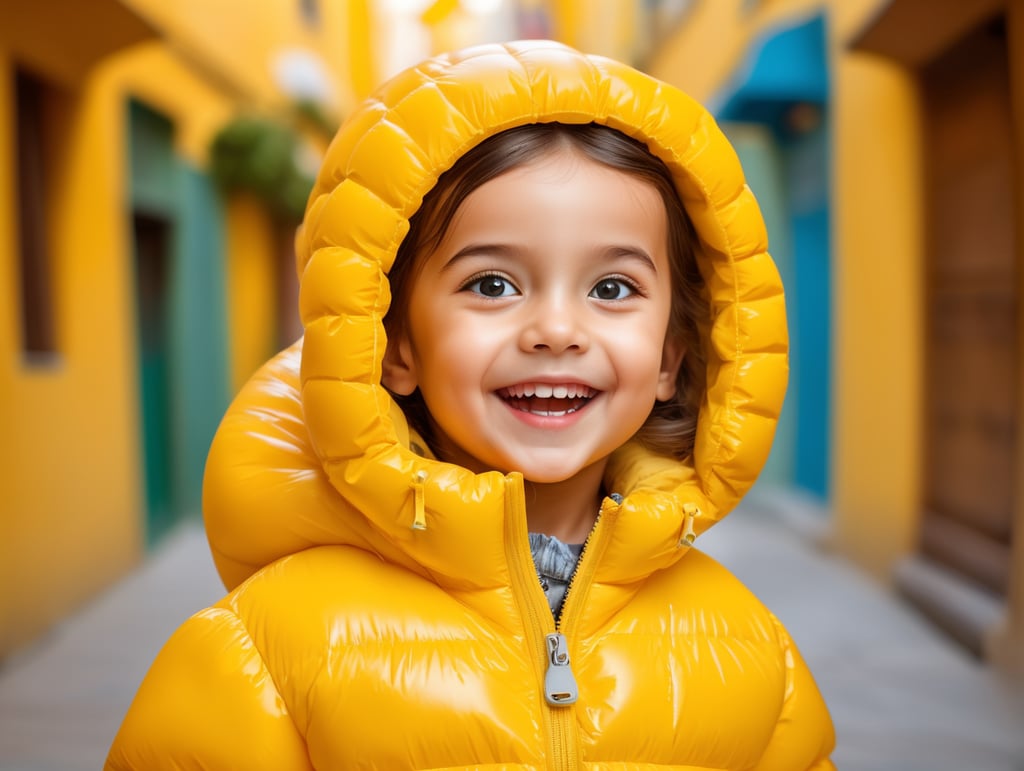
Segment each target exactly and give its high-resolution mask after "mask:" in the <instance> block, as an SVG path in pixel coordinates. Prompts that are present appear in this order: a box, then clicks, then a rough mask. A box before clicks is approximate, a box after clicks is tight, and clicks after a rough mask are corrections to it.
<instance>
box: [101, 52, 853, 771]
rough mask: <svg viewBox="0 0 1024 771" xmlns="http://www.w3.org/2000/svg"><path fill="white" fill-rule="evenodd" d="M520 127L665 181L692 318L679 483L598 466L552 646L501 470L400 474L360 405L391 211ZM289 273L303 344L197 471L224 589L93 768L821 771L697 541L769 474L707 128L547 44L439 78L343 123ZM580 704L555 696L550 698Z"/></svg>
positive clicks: (421, 71)
mask: <svg viewBox="0 0 1024 771" xmlns="http://www.w3.org/2000/svg"><path fill="white" fill-rule="evenodd" d="M540 121H561V122H567V123H585V122H591V121H597V122H599V123H604V124H607V125H609V126H612V127H614V128H616V129H618V130H620V131H622V132H624V133H626V134H628V135H630V136H634V137H638V138H640V139H642V140H643V141H644V142H646V143H647V145H648V146H649V147H650V149H651V151H652V152H653V153H654V154H655V155H657V156H658V157H660V158H661V159H662V160H664V161H665V163H666V164H668V166H669V168H670V169H671V170H672V172H673V174H674V176H675V179H676V182H677V186H678V190H679V193H680V196H681V198H682V200H683V202H684V204H685V206H686V207H687V209H688V211H689V212H690V214H691V216H692V218H693V221H694V223H695V225H696V228H697V230H698V232H699V235H700V239H701V243H702V247H703V249H702V251H703V254H702V257H701V259H702V270H703V273H704V275H705V277H706V281H707V284H708V289H709V294H710V299H711V314H710V315H711V318H710V319H709V323H708V335H709V338H708V349H709V364H708V368H709V369H708V384H709V385H708V394H707V399H706V401H705V403H704V406H703V409H702V411H701V414H700V420H699V431H700V433H699V437H698V439H697V444H696V449H695V452H694V456H693V460H692V462H690V463H685V464H680V463H677V462H675V461H670V460H668V459H665V458H660V457H656V456H652V455H649V454H647V453H645V452H644V451H643V450H642V449H640V448H639V447H637V446H634V445H627V446H626V447H624V448H622V449H621V450H620V451H619V452H618V453H616V455H615V456H614V457H613V458H612V461H611V462H610V463H609V466H608V479H607V480H606V482H607V487H606V489H609V490H616V491H619V492H621V493H623V494H624V495H625V498H624V500H623V501H622V502H621V503H616V502H614V501H613V500H611V499H608V500H606V501H605V503H604V505H603V508H602V512H601V516H600V517H599V519H598V523H597V525H596V527H595V530H594V531H593V533H592V534H591V537H590V539H589V541H588V543H587V547H586V549H585V551H584V554H583V556H582V558H581V561H580V564H579V567H578V570H577V573H576V575H575V577H574V579H573V583H572V585H571V587H570V590H569V593H568V596H567V598H566V601H565V605H564V610H563V614H562V617H561V620H560V622H559V624H558V627H557V630H556V625H555V622H554V620H553V619H552V615H551V612H550V611H549V609H548V606H547V603H546V600H545V596H544V594H543V592H542V590H541V588H540V586H539V584H538V581H537V576H536V573H535V571H534V567H533V564H532V561H531V556H530V550H529V544H528V538H527V526H526V512H525V505H524V492H523V491H524V488H523V482H522V478H521V476H520V475H518V474H514V473H513V474H508V475H507V476H506V475H502V474H500V473H497V472H491V473H486V474H480V475H474V474H472V473H470V472H469V471H467V470H465V469H462V468H459V467H455V466H452V465H448V464H445V463H441V462H439V461H437V460H434V459H432V458H431V457H429V456H425V455H423V454H420V453H419V452H417V451H414V450H416V449H417V448H415V447H414V446H413V445H415V444H416V437H410V436H409V431H408V428H407V426H406V423H405V419H404V417H403V416H402V414H401V413H400V412H399V411H398V410H397V409H396V407H395V405H394V403H393V401H392V400H391V398H390V397H389V395H388V394H387V392H386V391H385V389H384V388H382V386H381V384H380V374H381V370H380V368H381V358H382V354H383V351H384V345H385V338H384V332H383V327H382V325H381V319H382V317H383V315H384V313H385V310H386V308H387V307H388V303H389V299H390V298H389V291H388V283H387V278H386V272H387V270H388V269H389V267H390V265H391V262H392V260H393V258H394V255H395V252H396V249H397V247H398V244H399V242H400V241H401V239H402V238H403V236H404V235H405V233H406V231H407V227H408V218H409V217H410V215H411V214H412V213H413V212H414V211H415V210H416V208H417V206H418V205H419V203H420V201H421V200H422V197H423V195H424V194H425V193H426V192H427V191H428V190H430V188H431V186H432V185H433V184H434V183H435V182H436V180H437V177H438V176H439V174H440V173H441V172H442V171H444V170H445V169H447V168H448V167H450V166H451V165H452V163H453V162H454V161H455V159H457V158H458V157H459V156H460V155H461V154H462V153H464V152H465V151H466V150H467V149H468V148H469V147H472V146H473V145H475V144H477V143H479V142H480V141H482V140H483V139H485V138H486V137H488V136H490V135H493V134H495V133H497V132H499V131H502V130H503V129H507V128H510V127H513V126H516V125H520V124H524V123H532V122H540ZM298 252H299V270H300V274H301V300H300V304H301V314H302V319H303V322H304V324H305V328H306V334H305V340H304V344H302V345H301V347H300V345H299V344H297V345H296V346H294V347H292V348H291V349H289V350H287V351H285V352H283V353H282V354H280V355H279V356H278V357H277V358H276V359H274V360H273V361H271V362H270V363H269V364H268V365H267V366H266V367H264V369H263V370H262V371H261V372H260V373H258V374H257V376H256V377H255V378H254V379H253V380H252V381H251V382H250V384H249V385H248V386H247V387H246V388H245V390H244V391H243V392H242V393H241V394H240V395H239V397H238V399H237V400H236V402H235V404H234V405H233V406H232V408H231V410H230V411H229V413H228V415H227V416H226V417H225V419H224V422H223V424H222V426H221V429H220V431H219V433H218V436H217V438H216V440H215V442H214V446H213V448H212V451H211V454H210V458H209V463H208V468H207V479H206V488H205V493H204V495H205V510H206V517H207V530H208V533H209V537H210V542H211V545H212V548H213V552H214V556H215V560H216V562H217V566H218V569H219V570H220V572H221V576H222V577H223V578H224V581H225V583H226V584H227V585H228V587H229V589H233V591H232V592H231V594H229V595H228V596H227V597H226V598H225V599H224V600H222V601H221V602H219V603H218V604H217V605H215V606H214V607H212V608H209V609H207V610H205V611H202V612H200V613H198V614H197V615H196V616H194V617H193V618H192V619H190V620H189V621H187V622H186V623H185V624H184V625H183V626H182V627H181V628H180V629H179V630H178V631H177V632H176V633H175V635H174V636H173V637H172V638H171V640H170V641H169V642H168V643H167V645H166V647H165V648H164V650H163V651H162V652H161V653H160V655H159V656H158V658H157V659H156V661H155V663H154V664H153V667H152V669H151V671H150V673H149V674H148V675H147V677H146V679H145V680H144V682H143V683H142V685H141V687H140V689H139V692H138V695H137V697H136V699H135V701H134V703H133V705H132V707H131V709H130V710H129V713H128V715H127V717H126V719H125V721H124V724H123V726H122V728H121V731H120V732H119V734H118V736H117V737H116V739H115V741H114V745H113V747H112V749H111V752H110V756H109V759H108V764H107V768H109V769H123V768H133V769H159V768H174V769H184V768H190V769H191V768H197V769H198V768H201V769H228V768H239V769H274V770H275V771H280V770H282V769H308V768H317V769H371V768H372V769H406V768H430V769H453V768H486V769H505V768H521V769H569V768H586V769H653V768H682V769H760V770H761V771H768V770H769V769H773V770H775V771H803V770H804V769H830V768H832V767H833V766H832V764H831V762H830V761H829V759H828V758H829V754H830V752H831V750H832V746H833V733H832V726H831V722H830V720H829V717H828V713H827V710H826V708H825V705H824V703H823V702H822V699H821V696H820V695H819V692H818V690H817V688H816V686H815V684H814V681H813V679H812V677H811V675H810V673H809V672H808V670H807V668H806V666H805V665H804V663H803V661H802V659H801V658H800V655H799V654H798V652H797V650H796V648H795V647H794V646H793V644H792V643H791V641H790V639H789V637H788V636H787V634H786V632H785V630H784V629H783V628H782V627H781V625H780V624H779V623H778V622H777V621H776V619H775V618H774V617H773V616H772V615H771V613H770V612H769V611H768V610H767V609H765V608H764V607H763V606H762V605H761V603H760V602H758V601H757V599H756V598H755V597H754V596H753V595H752V594H751V593H750V592H749V591H748V590H747V589H745V588H744V587H743V586H742V585H741V584H740V583H739V582H738V581H737V580H736V579H735V578H734V577H733V576H732V575H731V574H730V573H729V572H728V571H726V570H725V569H724V568H722V567H720V566H719V565H718V564H717V563H715V562H714V561H713V560H712V559H710V558H709V557H707V556H705V555H703V554H702V553H700V552H699V551H698V550H697V549H693V548H690V543H691V541H692V539H693V537H694V536H699V535H700V533H701V532H703V531H704V530H705V529H706V528H707V527H708V526H709V525H711V524H712V523H714V522H715V521H717V520H718V519H720V518H721V517H722V516H724V515H725V514H726V513H727V512H728V511H729V510H730V509H731V508H732V507H733V506H734V505H735V504H736V502H737V501H738V500H739V499H740V497H742V495H743V494H744V493H745V492H746V490H747V489H748V488H749V487H750V485H751V484H752V483H753V481H754V479H755V477H756V475H757V473H758V471H759V470H760V467H761V465H762V463H763V462H764V459H765V456H766V454H767V452H768V449H769V445H770V442H771V437H772V433H773V430H774V425H775V421H776V418H777V416H778V413H779V409H780V407H781V403H782V397H783V392H784V390H785V381H786V367H787V365H786V332H785V318H784V311H783V299H782V289H781V286H780V283H779V280H778V275H777V273H776V271H775V268H774V266H773V264H772V261H771V259H770V257H769V256H768V254H767V253H766V236H765V232H764V227H763V224H762V220H761V217H760V214H759V211H758V208H757V204H756V203H755V201H754V199H753V197H752V196H751V193H750V191H749V189H748V188H747V187H746V186H745V184H744V180H743V176H742V173H741V170H740V167H739V164H738V162H737V160H736V157H735V154H734V153H733V151H732V149H731V148H730V146H729V144H728V143H727V141H726V140H725V139H724V138H723V136H722V134H721V133H720V132H719V130H718V128H717V127H716V126H715V123H714V121H713V120H712V118H711V117H710V116H709V114H708V113H707V112H706V111H705V110H704V109H703V108H701V107H700V106H699V105H698V104H696V103H695V102H693V101H692V100H691V99H689V98H688V97H687V96H685V95H684V94H682V93H680V92H679V91H677V90H675V89H674V88H671V87H669V86H667V85H665V84H663V83H660V82H658V81H656V80H654V79H652V78H650V77H648V76H646V75H643V74H641V73H639V72H637V71H635V70H632V69H630V68H628V67H626V66H623V65H620V64H617V63H614V62H611V61H608V60H605V59H602V58H598V57H590V56H584V55H581V54H579V53H577V52H575V51H572V50H570V49H568V48H565V47H563V46H560V45H556V44H553V43H543V42H530V43H519V44H510V45H505V46H498V45H494V46H485V47H480V48H475V49H470V50H467V51H463V52H460V53H456V54H453V55H449V56H445V57H439V58H436V59H433V60H431V61H429V62H427V63H425V64H423V65H421V66H419V67H417V68H414V69H411V70H409V71H407V72H405V73H404V74H402V75H399V76H398V77H397V78H395V79H393V80H392V81H390V82H389V83H388V84H386V85H385V86H384V87H383V88H382V89H381V90H380V91H379V92H378V94H377V95H376V96H375V98H373V99H371V100H369V101H368V102H367V103H365V104H364V105H363V106H362V107H361V108H360V109H359V110H358V111H357V112H355V113H354V114H353V115H352V116H351V118H350V119H349V120H348V121H347V122H346V124H345V125H344V126H343V127H342V129H341V131H340V132H339V135H338V137H337V138H336V139H335V141H334V143H333V144H332V146H331V148H330V150H329V151H328V155H327V158H326V160H325V163H324V166H323V169H322V171H321V173H320V177H319V180H318V182H317V184H316V187H315V189H314V191H313V195H312V196H311V198H310V204H309V207H308V210H307V214H306V219H305V223H304V226H303V228H302V230H301V231H300V233H299V237H298ZM264 566H267V567H264ZM235 587H237V588H235ZM559 635H561V636H559ZM563 654H568V659H564V658H563ZM573 682H574V683H575V685H576V687H577V689H578V695H579V696H578V700H577V701H576V702H575V703H573V704H564V703H557V702H556V703H555V704H552V703H551V702H550V701H549V698H548V696H549V695H550V694H552V693H557V692H561V691H563V690H564V689H565V688H566V683H569V684H570V685H571V683H573Z"/></svg>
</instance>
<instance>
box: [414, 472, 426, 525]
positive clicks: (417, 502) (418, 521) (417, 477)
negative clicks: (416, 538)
mask: <svg viewBox="0 0 1024 771" xmlns="http://www.w3.org/2000/svg"><path fill="white" fill-rule="evenodd" d="M426 481H427V472H426V471H424V470H423V469H420V470H419V471H417V472H416V473H415V474H414V475H413V477H412V505H413V511H414V514H413V519H412V529H413V530H426V529H427V507H426V503H425V502H424V498H425V497H426V493H425V491H424V488H423V483H424V482H426Z"/></svg>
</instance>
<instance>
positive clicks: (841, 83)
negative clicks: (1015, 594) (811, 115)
mask: <svg viewBox="0 0 1024 771" xmlns="http://www.w3.org/2000/svg"><path fill="white" fill-rule="evenodd" d="M884 4H885V3H884V0H774V2H763V3H760V4H758V6H756V9H755V10H754V11H752V12H745V11H743V10H742V8H741V2H740V0H722V2H714V3H710V2H707V3H698V4H696V6H695V8H694V10H693V12H692V13H691V14H690V15H689V16H688V17H687V18H686V20H685V23H684V24H683V26H682V27H681V29H680V30H678V31H677V32H676V33H675V34H673V35H671V36H669V37H668V39H667V40H666V42H665V43H664V44H663V45H662V46H660V47H659V49H658V51H656V52H655V54H654V55H653V56H652V57H651V59H650V62H649V64H648V66H647V69H648V70H649V71H651V72H652V73H653V74H654V75H656V76H658V77H661V78H663V79H665V80H668V81H670V82H672V83H674V84H675V85H678V86H679V87H681V88H683V89H684V90H686V91H688V92H689V93H690V94H691V95H693V96H694V97H695V98H697V99H699V100H707V99H709V98H711V97H712V96H715V95H716V94H718V93H719V92H720V91H721V90H722V89H723V88H725V87H726V86H727V84H728V83H729V81H730V79H731V78H733V77H734V76H735V72H736V69H737V67H738V66H739V65H740V63H741V61H742V59H743V57H744V55H745V53H746V51H747V49H748V47H749V46H750V45H751V44H752V43H753V42H754V41H756V40H757V38H758V37H759V36H760V35H762V34H765V33H768V32H770V31H771V30H772V29H773V28H776V27H778V26H780V25H784V24H786V23H787V21H792V20H797V19H799V18H802V17H805V16H807V15H809V14H811V13H815V12H817V11H818V10H820V9H822V8H824V9H825V12H826V20H827V28H828V31H829V32H828V34H829V36H830V39H829V51H830V68H831V72H830V76H831V84H832V90H831V96H832V103H831V105H830V109H831V111H832V115H831V121H832V131H833V136H832V148H833V168H832V170H831V173H832V176H833V200H832V218H833V232H832V244H833V322H834V338H833V349H832V350H833V357H834V358H833V377H832V381H833V384H834V388H835V393H834V398H833V405H834V414H833V417H832V420H833V427H832V437H833V445H832V452H833V455H832V479H833V494H832V500H831V501H830V503H831V506H832V512H833V513H832V516H833V531H834V534H835V540H836V545H837V547H838V548H840V549H841V550H842V551H844V552H846V553H847V554H849V555H850V556H852V557H853V558H854V559H855V560H856V561H857V562H859V563H860V564H861V565H863V566H864V567H866V568H868V569H869V570H871V571H872V572H875V573H876V574H878V575H879V576H883V577H885V576H887V575H888V572H889V570H890V569H891V567H892V566H893V564H894V562H895V561H896V560H898V559H899V558H900V557H901V556H904V555H905V554H907V553H908V552H910V551H912V550H913V548H914V538H915V534H916V532H917V517H918V509H919V490H920V480H919V477H920V463H921V460H920V457H921V448H920V438H919V437H920V433H921V431H920V423H921V417H920V414H919V410H918V402H919V398H918V397H919V394H920V393H921V388H922V383H921V368H922V363H921V334H922V332H921V302H922V300H921V294H922V283H921V282H922V279H921V260H922V248H923V247H922V233H921V223H920V219H921V208H920V207H921V190H920V182H919V157H918V152H919V151H918V146H919V129H918V112H917V104H916V101H915V100H916V97H915V92H914V88H913V84H912V82H911V81H910V79H909V78H908V76H907V74H906V73H905V72H904V71H903V70H901V69H900V68H898V67H896V66H894V65H892V64H888V63H886V62H885V61H883V60H881V59H879V58H878V57H873V56H870V55H868V54H862V53H856V52H853V51H851V50H850V49H849V46H848V43H849V40H850V38H851V37H852V36H853V35H854V34H855V33H856V32H857V31H858V30H859V29H860V28H861V26H862V25H863V24H864V23H865V22H866V20H867V19H868V18H870V17H871V15H872V14H873V13H875V12H876V11H877V10H878V9H879V8H880V7H881V6H882V5H884Z"/></svg>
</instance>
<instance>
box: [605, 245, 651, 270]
mask: <svg viewBox="0 0 1024 771" xmlns="http://www.w3.org/2000/svg"><path fill="white" fill-rule="evenodd" d="M605 256H606V257H607V258H608V259H611V260H620V259H627V260H630V261H633V262H639V263H640V264H641V265H642V266H643V267H645V268H647V269H648V270H649V271H651V273H654V274H655V275H657V274H658V266H657V265H655V264H654V260H653V259H652V258H651V255H649V254H648V253H647V252H646V251H645V250H644V249H641V248H640V247H639V246H610V247H608V248H607V249H605Z"/></svg>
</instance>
